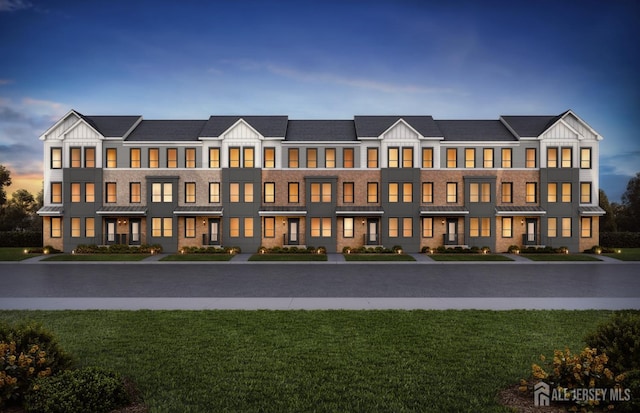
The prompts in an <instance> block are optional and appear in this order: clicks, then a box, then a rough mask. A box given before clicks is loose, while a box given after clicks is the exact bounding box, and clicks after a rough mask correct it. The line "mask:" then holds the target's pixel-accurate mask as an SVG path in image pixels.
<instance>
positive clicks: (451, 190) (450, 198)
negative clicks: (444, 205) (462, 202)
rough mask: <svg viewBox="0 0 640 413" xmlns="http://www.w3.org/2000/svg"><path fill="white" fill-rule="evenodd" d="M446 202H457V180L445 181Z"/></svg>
mask: <svg viewBox="0 0 640 413" xmlns="http://www.w3.org/2000/svg"><path fill="white" fill-rule="evenodd" d="M447 202H448V203H456V202H458V183H457V182H447Z"/></svg>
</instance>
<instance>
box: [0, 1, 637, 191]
mask: <svg viewBox="0 0 640 413" xmlns="http://www.w3.org/2000/svg"><path fill="white" fill-rule="evenodd" d="M639 38H640V3H638V2H637V1H632V0H629V1H624V0H619V1H618V0H616V1H605V0H602V1H592V0H581V1H560V0H554V1H544V0H543V1H531V2H524V1H522V2H521V1H456V0H454V1H447V2H440V1H438V2H436V1H433V2H431V1H352V0H343V1H303V0H298V1H277V2H276V1H273V2H269V1H180V2H178V1H173V2H168V1H158V0H156V1H147V0H140V1H130V0H129V1H120V0H112V1H79V0H78V1H57V0H47V1H38V0H0V61H1V62H2V63H0V164H3V165H5V166H8V167H9V168H10V169H11V170H12V176H13V177H14V181H15V184H14V185H13V186H12V187H11V188H10V189H9V192H11V191H13V190H15V189H18V188H19V187H27V188H28V189H30V190H32V191H33V192H36V191H37V189H32V188H34V186H33V185H34V182H35V183H36V186H35V188H37V185H38V184H39V182H40V180H41V178H40V177H41V174H42V146H41V142H40V141H38V139H37V138H38V136H39V135H40V134H41V133H42V132H43V131H44V130H46V129H47V128H48V127H49V126H51V125H52V124H53V123H54V122H55V121H57V120H58V119H59V118H60V117H61V116H62V115H64V114H65V113H66V112H68V111H69V110H70V109H72V108H73V109H76V110H78V111H79V112H81V113H84V114H87V115H106V114H130V115H133V114H135V115H142V116H144V118H145V119H170V118H177V119H206V118H207V117H208V116H209V115H212V114H273V115H276V114H277V115H289V117H290V118H292V119H351V118H352V117H353V116H354V115H362V114H372V115H381V114H405V115H416V114H427V115H432V116H434V117H435V118H437V119H478V118H479V119H497V118H498V117H499V116H500V115H519V114H524V115H526V114H538V115H549V114H559V113H561V112H563V111H565V110H566V109H573V111H574V112H575V113H576V114H577V115H578V116H580V117H581V118H582V119H583V120H585V121H586V122H587V123H589V124H590V125H591V127H593V128H594V129H595V130H597V131H598V132H599V133H600V134H601V135H602V136H604V138H605V140H604V141H602V143H601V172H600V173H601V187H602V188H603V189H604V190H605V191H606V192H607V194H608V196H609V198H610V199H611V200H612V201H619V199H620V195H621V194H622V192H623V191H624V188H625V186H626V183H627V181H628V179H629V178H630V177H631V176H633V175H635V173H636V172H637V171H640V137H639V136H637V135H636V133H637V131H640V116H639V114H640V111H639V109H640V94H639V91H640V84H639V83H640V82H639V75H638V73H640V53H639V52H640V48H639V47H638V44H637V39H639ZM29 185H31V186H29Z"/></svg>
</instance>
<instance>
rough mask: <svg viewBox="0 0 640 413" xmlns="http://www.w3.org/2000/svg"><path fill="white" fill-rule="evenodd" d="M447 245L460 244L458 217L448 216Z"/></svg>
mask: <svg viewBox="0 0 640 413" xmlns="http://www.w3.org/2000/svg"><path fill="white" fill-rule="evenodd" d="M445 245H458V220H457V219H456V218H447V233H446V234H445Z"/></svg>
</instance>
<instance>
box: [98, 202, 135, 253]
mask: <svg viewBox="0 0 640 413" xmlns="http://www.w3.org/2000/svg"><path fill="white" fill-rule="evenodd" d="M96 214H97V215H98V216H101V217H102V242H101V244H102V245H116V244H121V245H142V244H146V243H147V242H146V238H147V237H146V233H147V231H146V217H147V208H146V207H144V206H109V207H102V208H101V209H99V210H98V211H97V212H96Z"/></svg>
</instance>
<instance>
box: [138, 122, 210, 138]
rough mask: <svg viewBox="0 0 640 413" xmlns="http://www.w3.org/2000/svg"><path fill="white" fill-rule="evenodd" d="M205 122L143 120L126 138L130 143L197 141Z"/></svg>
mask: <svg viewBox="0 0 640 413" xmlns="http://www.w3.org/2000/svg"><path fill="white" fill-rule="evenodd" d="M205 123H207V121H206V120H143V121H141V122H140V124H139V125H138V126H137V127H136V128H135V129H134V130H133V132H131V134H130V135H129V136H128V137H127V139H126V140H127V142H130V141H143V142H144V141H147V142H164V141H167V142H168V141H197V140H198V137H199V136H200V132H201V131H202V128H203V127H204V125H205Z"/></svg>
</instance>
